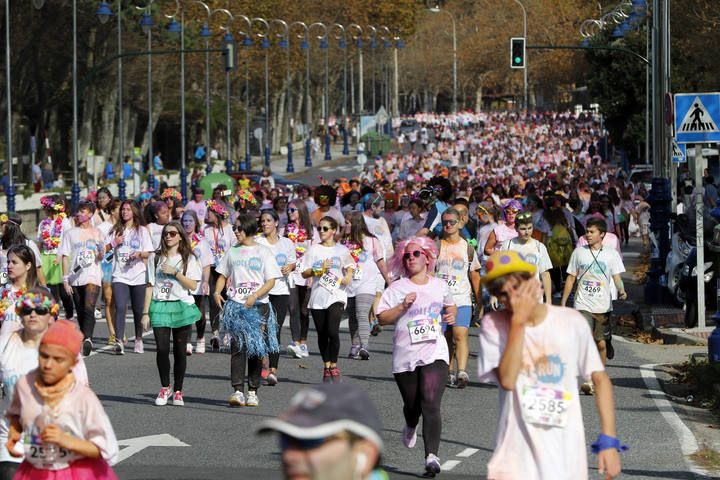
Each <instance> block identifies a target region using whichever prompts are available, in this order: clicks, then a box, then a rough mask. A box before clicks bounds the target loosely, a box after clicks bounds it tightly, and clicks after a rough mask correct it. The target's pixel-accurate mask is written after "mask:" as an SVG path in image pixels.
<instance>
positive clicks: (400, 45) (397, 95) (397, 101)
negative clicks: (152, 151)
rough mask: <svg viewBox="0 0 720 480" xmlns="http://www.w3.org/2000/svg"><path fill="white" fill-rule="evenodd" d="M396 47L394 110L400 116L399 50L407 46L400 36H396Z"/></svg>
mask: <svg viewBox="0 0 720 480" xmlns="http://www.w3.org/2000/svg"><path fill="white" fill-rule="evenodd" d="M394 40H395V49H394V50H393V63H394V64H395V65H394V69H393V112H395V116H396V117H398V118H399V117H400V80H399V77H400V72H399V70H398V50H400V49H401V48H405V43H404V42H403V41H402V39H401V38H400V37H398V36H396V37H395V38H394Z"/></svg>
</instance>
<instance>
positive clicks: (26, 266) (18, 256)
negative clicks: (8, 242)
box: [0, 245, 39, 331]
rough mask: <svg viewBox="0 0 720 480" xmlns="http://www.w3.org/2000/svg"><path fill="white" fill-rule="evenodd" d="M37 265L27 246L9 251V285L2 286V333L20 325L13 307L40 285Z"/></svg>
mask: <svg viewBox="0 0 720 480" xmlns="http://www.w3.org/2000/svg"><path fill="white" fill-rule="evenodd" d="M36 265H37V264H36V263H35V255H34V254H33V251H32V250H30V248H29V247H27V246H26V245H13V246H12V247H10V248H9V249H8V251H7V277H8V283H7V284H5V285H3V286H0V320H2V329H1V330H0V331H5V330H8V329H9V330H12V329H14V328H16V327H17V325H18V324H19V321H20V319H19V318H18V316H17V315H16V313H15V309H14V308H13V305H15V301H16V300H17V299H18V298H19V297H21V296H22V295H23V293H25V292H26V291H28V290H29V289H32V288H35V287H37V286H38V285H39V284H38V278H37V267H36Z"/></svg>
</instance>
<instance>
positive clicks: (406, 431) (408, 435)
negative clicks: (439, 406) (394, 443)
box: [402, 425, 417, 448]
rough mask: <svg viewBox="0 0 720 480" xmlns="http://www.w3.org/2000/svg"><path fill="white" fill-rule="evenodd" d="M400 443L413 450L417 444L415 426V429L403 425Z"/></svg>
mask: <svg viewBox="0 0 720 480" xmlns="http://www.w3.org/2000/svg"><path fill="white" fill-rule="evenodd" d="M402 442H403V445H405V446H406V447H407V448H413V447H414V446H415V442H417V426H415V428H411V427H408V426H407V425H405V428H403V431H402Z"/></svg>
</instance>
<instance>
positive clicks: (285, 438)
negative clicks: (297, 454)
mask: <svg viewBox="0 0 720 480" xmlns="http://www.w3.org/2000/svg"><path fill="white" fill-rule="evenodd" d="M326 441H327V438H295V437H291V436H289V435H285V434H284V433H282V434H280V448H281V449H282V450H287V449H288V448H290V447H294V448H297V449H299V450H313V449H315V448H318V447H320V446H322V445H323V444H324V443H325V442H326Z"/></svg>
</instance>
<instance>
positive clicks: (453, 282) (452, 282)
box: [438, 273, 460, 293]
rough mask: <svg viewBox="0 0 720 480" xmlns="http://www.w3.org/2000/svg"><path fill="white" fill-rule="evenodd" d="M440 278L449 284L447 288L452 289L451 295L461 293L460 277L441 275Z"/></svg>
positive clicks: (448, 274)
mask: <svg viewBox="0 0 720 480" xmlns="http://www.w3.org/2000/svg"><path fill="white" fill-rule="evenodd" d="M438 277H439V278H441V279H443V280H444V281H445V282H446V283H447V286H448V288H449V289H450V293H457V292H459V291H460V275H453V274H450V273H441V274H439V275H438Z"/></svg>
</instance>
